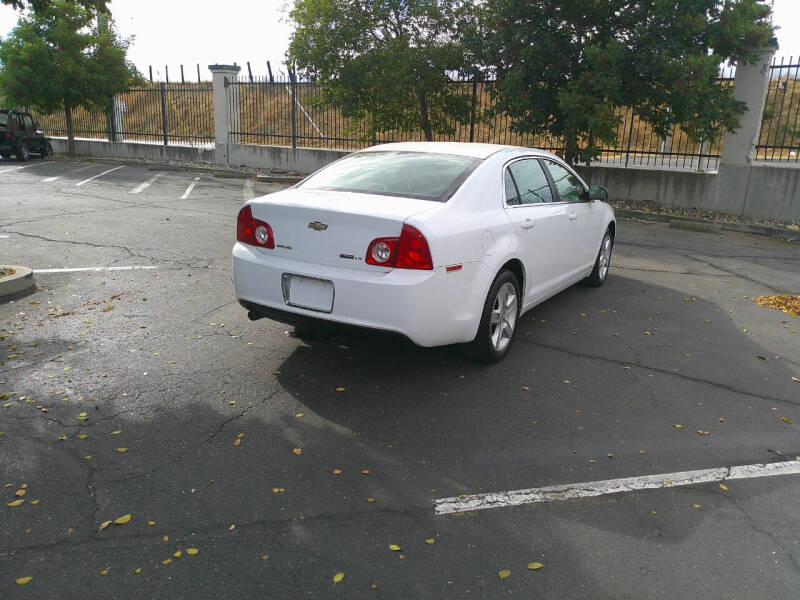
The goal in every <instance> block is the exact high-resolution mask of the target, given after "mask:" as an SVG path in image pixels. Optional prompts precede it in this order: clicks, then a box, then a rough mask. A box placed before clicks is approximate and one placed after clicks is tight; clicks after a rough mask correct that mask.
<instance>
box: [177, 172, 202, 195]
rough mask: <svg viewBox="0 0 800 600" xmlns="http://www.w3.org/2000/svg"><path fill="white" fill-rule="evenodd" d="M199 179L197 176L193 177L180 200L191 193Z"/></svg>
mask: <svg viewBox="0 0 800 600" xmlns="http://www.w3.org/2000/svg"><path fill="white" fill-rule="evenodd" d="M199 180H200V178H199V177H195V178H194V181H192V183H190V184H189V187H187V188H186V191H185V192H183V196H181V200H186V199H187V198H188V197H189V194H191V193H192V190H193V189H194V186H196V185H197V182H198V181H199Z"/></svg>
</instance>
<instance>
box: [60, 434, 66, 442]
mask: <svg viewBox="0 0 800 600" xmlns="http://www.w3.org/2000/svg"><path fill="white" fill-rule="evenodd" d="M58 441H59V442H66V441H67V436H65V435H60V436H58Z"/></svg>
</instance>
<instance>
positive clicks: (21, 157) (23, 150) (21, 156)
mask: <svg viewBox="0 0 800 600" xmlns="http://www.w3.org/2000/svg"><path fill="white" fill-rule="evenodd" d="M30 158H31V152H30V150H28V144H26V143H25V142H20V143H19V148H17V160H18V161H20V162H27V161H28V160H30Z"/></svg>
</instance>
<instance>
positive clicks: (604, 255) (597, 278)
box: [584, 229, 614, 287]
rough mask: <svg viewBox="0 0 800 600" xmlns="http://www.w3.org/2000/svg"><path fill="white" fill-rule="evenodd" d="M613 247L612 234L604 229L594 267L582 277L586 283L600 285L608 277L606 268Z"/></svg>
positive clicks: (609, 261) (608, 265)
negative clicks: (587, 274) (585, 276)
mask: <svg viewBox="0 0 800 600" xmlns="http://www.w3.org/2000/svg"><path fill="white" fill-rule="evenodd" d="M613 249H614V236H613V235H612V234H611V230H610V229H606V234H605V235H604V236H603V241H602V242H601V243H600V250H599V251H598V253H597V258H596V259H595V261H594V268H593V269H592V272H591V274H590V275H589V276H588V277H587V278H586V279H584V282H586V285H590V286H592V287H600V286H601V285H603V284H604V283H605V282H606V277H608V269H609V267H610V266H611V251H612V250H613Z"/></svg>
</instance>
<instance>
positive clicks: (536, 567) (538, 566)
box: [527, 562, 544, 571]
mask: <svg viewBox="0 0 800 600" xmlns="http://www.w3.org/2000/svg"><path fill="white" fill-rule="evenodd" d="M527 566H528V569H529V570H531V571H538V570H539V569H541V568H542V567H543V566H544V565H543V564H542V563H540V562H529V563H528V565H527Z"/></svg>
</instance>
